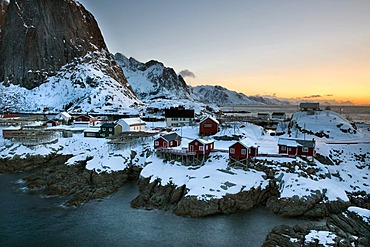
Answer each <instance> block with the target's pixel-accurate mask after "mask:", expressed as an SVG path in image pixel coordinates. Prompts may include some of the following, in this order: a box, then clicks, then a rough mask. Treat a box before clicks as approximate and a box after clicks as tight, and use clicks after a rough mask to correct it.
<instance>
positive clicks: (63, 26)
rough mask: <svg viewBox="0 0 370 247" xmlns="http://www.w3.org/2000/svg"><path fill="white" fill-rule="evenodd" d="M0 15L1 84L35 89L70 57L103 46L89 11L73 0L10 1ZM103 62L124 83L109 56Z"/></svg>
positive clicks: (100, 35)
mask: <svg viewBox="0 0 370 247" xmlns="http://www.w3.org/2000/svg"><path fill="white" fill-rule="evenodd" d="M3 18H4V21H3V24H2V25H1V30H2V33H1V36H0V54H1V59H0V82H1V81H5V85H6V84H8V83H12V84H16V85H20V86H22V87H25V88H27V89H32V88H35V87H37V86H39V85H40V84H42V83H43V82H45V79H46V78H47V77H48V76H51V75H55V74H56V71H57V70H58V69H60V68H61V67H62V66H63V65H65V64H67V63H70V62H71V61H72V60H73V59H74V58H78V57H83V56H84V55H86V54H87V53H88V52H91V51H102V50H106V51H107V47H106V45H105V42H104V39H103V36H102V34H101V32H100V30H99V27H98V24H97V22H96V20H95V19H94V17H93V15H92V14H91V13H90V12H88V11H87V10H86V9H85V8H84V7H83V6H82V5H81V4H80V3H78V2H77V1H75V0H54V1H49V0H33V1H28V0H17V1H15V0H11V1H10V4H9V6H8V7H7V10H6V11H5V15H4V16H3ZM0 24H1V18H0ZM107 54H108V55H107V56H111V55H110V54H109V53H107ZM110 60H112V59H110ZM107 67H113V68H114V69H113V70H114V71H115V73H111V74H112V75H111V76H112V77H113V78H114V79H116V80H117V81H118V82H121V83H122V84H127V81H126V79H125V77H124V75H123V73H122V70H121V69H120V68H119V67H118V66H116V64H115V62H114V61H113V62H112V63H111V64H107Z"/></svg>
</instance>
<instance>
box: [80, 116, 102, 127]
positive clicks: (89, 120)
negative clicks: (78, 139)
mask: <svg viewBox="0 0 370 247" xmlns="http://www.w3.org/2000/svg"><path fill="white" fill-rule="evenodd" d="M97 121H98V118H96V117H93V116H90V115H79V116H77V117H75V118H74V124H77V125H90V124H91V125H95V123H96V122H97Z"/></svg>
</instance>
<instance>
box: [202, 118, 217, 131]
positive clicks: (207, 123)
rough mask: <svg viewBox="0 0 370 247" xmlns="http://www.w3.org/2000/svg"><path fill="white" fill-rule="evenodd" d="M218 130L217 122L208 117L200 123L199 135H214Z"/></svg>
mask: <svg viewBox="0 0 370 247" xmlns="http://www.w3.org/2000/svg"><path fill="white" fill-rule="evenodd" d="M217 132H218V124H217V123H216V122H214V121H213V120H212V119H210V118H208V119H206V120H204V121H203V122H201V123H200V126H199V135H214V134H216V133H217Z"/></svg>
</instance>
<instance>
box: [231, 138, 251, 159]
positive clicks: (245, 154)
mask: <svg viewBox="0 0 370 247" xmlns="http://www.w3.org/2000/svg"><path fill="white" fill-rule="evenodd" d="M257 155H258V147H257V146H251V145H247V144H246V143H245V142H243V141H238V142H236V143H234V144H233V145H231V146H230V147H229V158H233V159H237V160H242V159H250V158H252V157H256V156H257Z"/></svg>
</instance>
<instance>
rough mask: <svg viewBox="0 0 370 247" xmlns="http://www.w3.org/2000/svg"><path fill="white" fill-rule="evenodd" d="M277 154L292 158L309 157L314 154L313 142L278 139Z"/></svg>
mask: <svg viewBox="0 0 370 247" xmlns="http://www.w3.org/2000/svg"><path fill="white" fill-rule="evenodd" d="M278 147H279V154H287V155H294V156H297V155H299V156H311V157H313V156H314V154H315V140H311V141H309V140H299V139H288V138H280V139H279V141H278Z"/></svg>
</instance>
